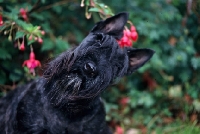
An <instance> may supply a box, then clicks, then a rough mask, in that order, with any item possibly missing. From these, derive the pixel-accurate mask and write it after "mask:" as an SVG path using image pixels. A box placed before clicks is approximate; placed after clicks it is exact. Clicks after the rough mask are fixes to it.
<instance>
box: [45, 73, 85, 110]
mask: <svg viewBox="0 0 200 134" xmlns="http://www.w3.org/2000/svg"><path fill="white" fill-rule="evenodd" d="M81 84H82V79H80V78H79V77H78V76H77V75H75V76H70V75H67V76H64V78H62V79H59V80H57V81H54V83H53V84H52V85H51V90H50V91H49V92H48V95H47V96H48V98H49V99H50V102H51V103H52V104H53V105H54V106H59V107H60V106H62V105H65V104H66V103H68V102H69V101H70V100H73V99H74V98H76V97H77V96H79V90H80V86H81Z"/></svg>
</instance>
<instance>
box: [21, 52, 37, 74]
mask: <svg viewBox="0 0 200 134" xmlns="http://www.w3.org/2000/svg"><path fill="white" fill-rule="evenodd" d="M22 66H27V67H28V69H29V71H30V73H32V74H33V75H35V68H36V67H40V66H41V63H40V61H39V60H36V59H35V54H34V52H31V53H30V57H29V59H28V60H25V61H24V63H23V65H22Z"/></svg>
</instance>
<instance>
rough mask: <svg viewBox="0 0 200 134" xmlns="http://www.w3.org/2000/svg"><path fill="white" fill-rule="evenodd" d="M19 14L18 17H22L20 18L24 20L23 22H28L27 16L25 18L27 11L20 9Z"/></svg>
mask: <svg viewBox="0 0 200 134" xmlns="http://www.w3.org/2000/svg"><path fill="white" fill-rule="evenodd" d="M19 13H20V15H21V16H22V18H23V19H24V20H25V21H28V16H27V10H26V9H24V8H21V9H20V10H19Z"/></svg>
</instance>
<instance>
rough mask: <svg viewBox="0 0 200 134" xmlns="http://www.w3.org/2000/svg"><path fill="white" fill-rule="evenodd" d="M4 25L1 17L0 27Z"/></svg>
mask: <svg viewBox="0 0 200 134" xmlns="http://www.w3.org/2000/svg"><path fill="white" fill-rule="evenodd" d="M2 25H3V17H2V16H1V15H0V26H2Z"/></svg>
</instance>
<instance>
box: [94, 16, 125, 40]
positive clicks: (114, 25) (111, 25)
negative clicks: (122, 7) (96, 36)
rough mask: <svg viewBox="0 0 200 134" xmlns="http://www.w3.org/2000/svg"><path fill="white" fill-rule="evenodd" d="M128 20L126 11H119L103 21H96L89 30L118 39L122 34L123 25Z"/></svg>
mask: <svg viewBox="0 0 200 134" xmlns="http://www.w3.org/2000/svg"><path fill="white" fill-rule="evenodd" d="M127 20H128V13H125V12H123V13H119V14H117V15H115V16H113V17H110V18H107V19H106V20H104V21H100V22H98V23H97V24H96V25H95V26H94V27H93V29H92V30H91V32H93V33H105V34H108V35H111V36H113V37H115V38H116V39H120V38H121V37H122V36H123V30H124V25H125V24H126V22H127Z"/></svg>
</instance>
